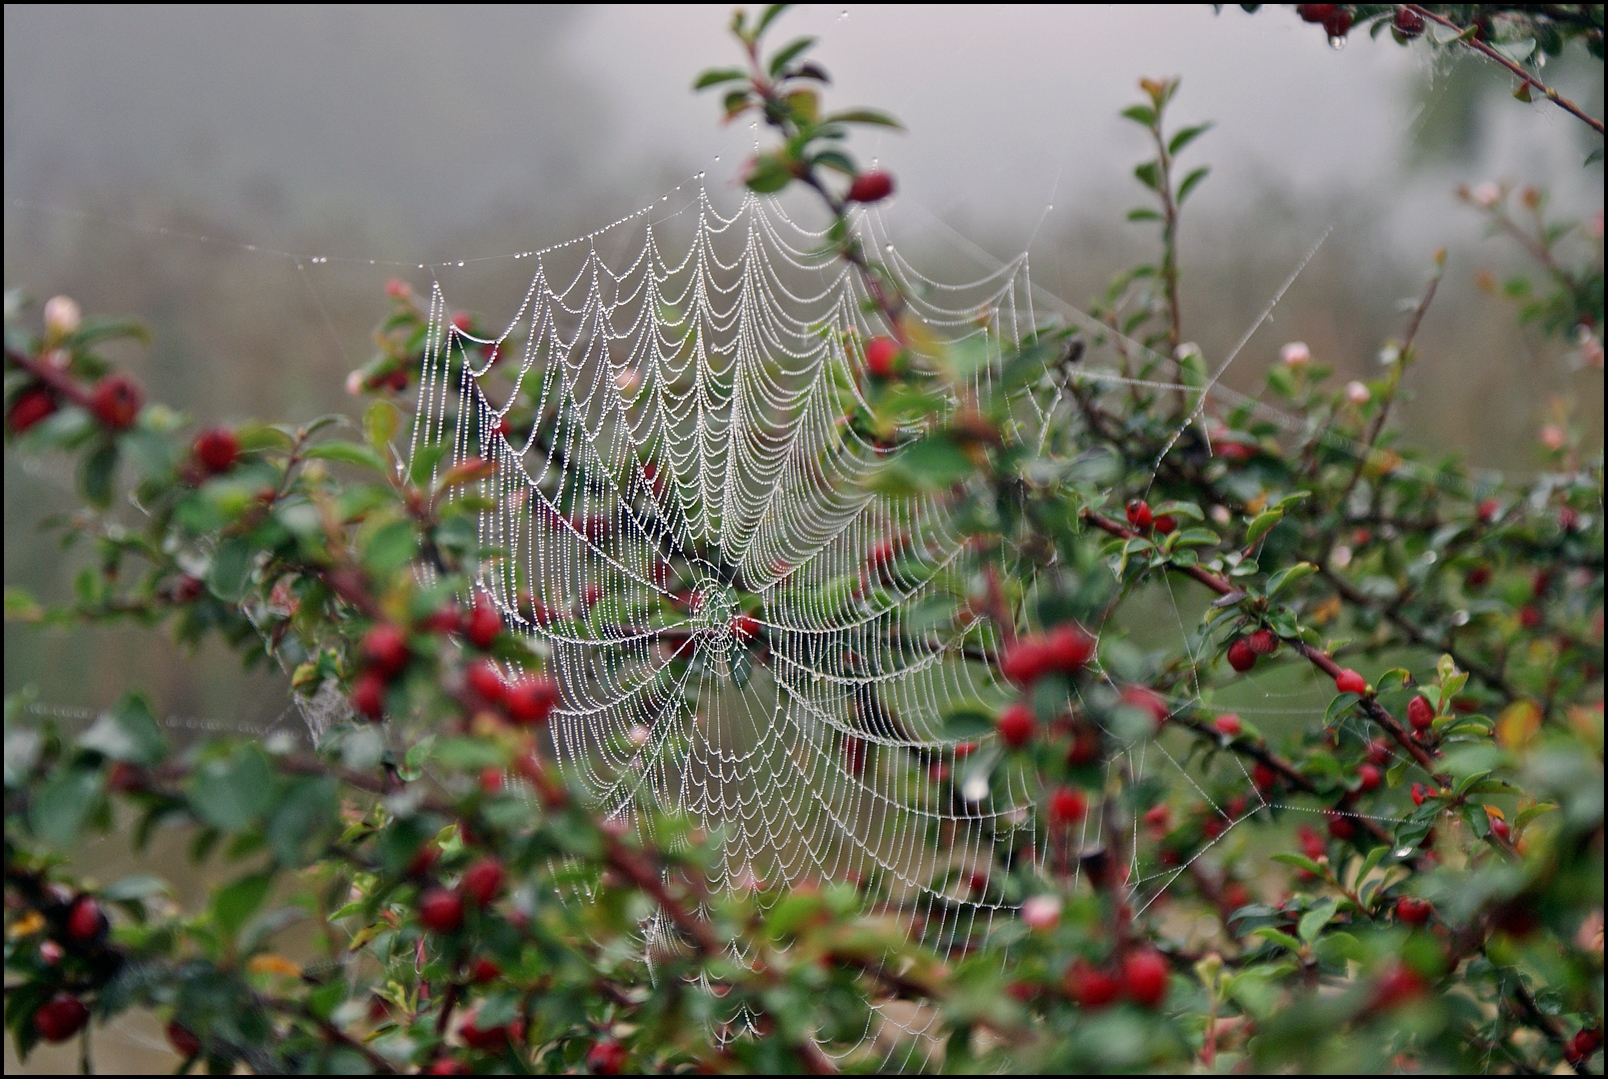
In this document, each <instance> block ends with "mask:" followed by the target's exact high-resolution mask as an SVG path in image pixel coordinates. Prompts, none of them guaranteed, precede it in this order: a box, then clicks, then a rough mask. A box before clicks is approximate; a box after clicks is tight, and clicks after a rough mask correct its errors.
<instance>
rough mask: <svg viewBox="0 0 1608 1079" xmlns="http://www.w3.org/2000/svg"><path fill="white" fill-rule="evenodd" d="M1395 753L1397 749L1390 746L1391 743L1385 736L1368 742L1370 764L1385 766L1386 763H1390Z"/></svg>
mask: <svg viewBox="0 0 1608 1079" xmlns="http://www.w3.org/2000/svg"><path fill="white" fill-rule="evenodd" d="M1395 755H1396V754H1395V751H1394V750H1392V749H1391V748H1390V743H1389V742H1387V741H1385V740H1384V739H1383V738H1375V739H1374V740H1373V741H1372V742H1369V743H1368V763H1369V764H1377V765H1379V766H1380V767H1383V766H1384V765H1387V764H1389V763H1390V761H1391V758H1393V757H1394V756H1395Z"/></svg>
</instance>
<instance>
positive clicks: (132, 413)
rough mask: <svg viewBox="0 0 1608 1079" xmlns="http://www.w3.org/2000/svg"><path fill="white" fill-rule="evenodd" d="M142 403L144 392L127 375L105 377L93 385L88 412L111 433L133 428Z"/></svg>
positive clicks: (143, 401)
mask: <svg viewBox="0 0 1608 1079" xmlns="http://www.w3.org/2000/svg"><path fill="white" fill-rule="evenodd" d="M144 403H145V391H144V390H142V389H141V388H140V384H139V383H138V382H135V381H134V380H133V379H132V378H129V377H128V376H127V375H107V376H106V377H105V378H103V379H101V380H100V381H99V382H97V383H95V388H94V389H93V390H91V391H90V395H89V410H90V411H91V412H92V413H94V414H95V418H96V419H97V420H99V421H100V422H101V425H102V426H103V427H106V428H107V429H109V430H112V431H126V430H128V429H129V428H130V427H133V426H134V420H135V419H136V418H137V417H138V416H139V414H140V406H141V405H143V404H144Z"/></svg>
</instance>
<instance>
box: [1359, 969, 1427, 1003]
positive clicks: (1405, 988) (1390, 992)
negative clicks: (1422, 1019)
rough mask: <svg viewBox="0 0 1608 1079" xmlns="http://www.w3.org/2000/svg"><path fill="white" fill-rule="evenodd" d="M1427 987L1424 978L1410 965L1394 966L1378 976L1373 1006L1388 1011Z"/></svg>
mask: <svg viewBox="0 0 1608 1079" xmlns="http://www.w3.org/2000/svg"><path fill="white" fill-rule="evenodd" d="M1427 988H1429V987H1428V986H1427V985H1425V984H1424V979H1423V978H1421V977H1419V975H1418V973H1417V972H1416V971H1414V970H1413V969H1411V968H1410V967H1395V968H1393V969H1392V970H1390V971H1388V972H1387V973H1386V974H1385V976H1384V977H1382V978H1380V979H1379V984H1378V985H1376V986H1375V987H1374V996H1373V1007H1374V1008H1375V1009H1376V1010H1378V1011H1388V1010H1390V1009H1391V1008H1395V1007H1397V1006H1398V1005H1401V1004H1405V1003H1407V1002H1408V1001H1409V1000H1412V999H1414V998H1415V997H1419V996H1422V995H1423V992H1424V990H1425V989H1427Z"/></svg>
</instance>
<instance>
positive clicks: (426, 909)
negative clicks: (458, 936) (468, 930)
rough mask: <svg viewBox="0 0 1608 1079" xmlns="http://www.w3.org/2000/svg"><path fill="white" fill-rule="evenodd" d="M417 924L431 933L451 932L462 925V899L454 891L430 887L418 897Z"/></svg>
mask: <svg viewBox="0 0 1608 1079" xmlns="http://www.w3.org/2000/svg"><path fill="white" fill-rule="evenodd" d="M419 924H421V925H423V926H424V927H425V928H426V929H428V930H429V931H430V932H432V933H451V932H454V931H455V930H457V929H458V928H459V927H460V926H462V925H463V900H462V899H461V898H460V897H459V896H458V893H456V892H449V891H447V890H446V889H445V888H431V889H429V890H428V891H426V892H425V893H424V894H423V895H421V896H420V897H419Z"/></svg>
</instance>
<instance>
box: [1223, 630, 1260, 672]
mask: <svg viewBox="0 0 1608 1079" xmlns="http://www.w3.org/2000/svg"><path fill="white" fill-rule="evenodd" d="M1228 665H1229V666H1230V667H1233V668H1234V669H1235V670H1236V671H1239V672H1240V673H1241V674H1244V673H1245V672H1246V671H1248V670H1250V669H1251V668H1252V667H1254V666H1256V650H1255V649H1253V648H1252V647H1251V642H1250V641H1248V640H1246V639H1245V638H1244V637H1241V638H1240V639H1239V640H1237V641H1235V642H1234V643H1233V644H1231V645H1229V646H1228Z"/></svg>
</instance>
